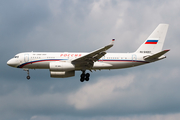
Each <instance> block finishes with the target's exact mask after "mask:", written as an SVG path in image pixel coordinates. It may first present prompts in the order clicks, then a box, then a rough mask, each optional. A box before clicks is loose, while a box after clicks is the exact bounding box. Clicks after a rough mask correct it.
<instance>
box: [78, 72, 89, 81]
mask: <svg viewBox="0 0 180 120" xmlns="http://www.w3.org/2000/svg"><path fill="white" fill-rule="evenodd" d="M80 77H81V78H80V81H81V82H84V80H86V81H89V77H90V74H89V73H86V74H85V71H82V74H81V76H80Z"/></svg>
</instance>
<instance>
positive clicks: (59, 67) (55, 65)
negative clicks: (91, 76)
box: [49, 62, 75, 71]
mask: <svg viewBox="0 0 180 120" xmlns="http://www.w3.org/2000/svg"><path fill="white" fill-rule="evenodd" d="M49 69H50V71H73V70H75V66H74V65H73V64H71V63H68V62H50V63H49Z"/></svg>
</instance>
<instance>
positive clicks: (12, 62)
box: [7, 59, 17, 67]
mask: <svg viewBox="0 0 180 120" xmlns="http://www.w3.org/2000/svg"><path fill="white" fill-rule="evenodd" d="M7 65H9V66H11V67H16V66H17V62H16V61H15V60H14V59H10V60H9V61H7Z"/></svg>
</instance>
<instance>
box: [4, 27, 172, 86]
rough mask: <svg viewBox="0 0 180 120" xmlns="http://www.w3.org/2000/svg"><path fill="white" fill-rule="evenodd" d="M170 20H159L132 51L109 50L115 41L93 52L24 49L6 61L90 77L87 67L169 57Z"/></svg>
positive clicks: (62, 75)
mask: <svg viewBox="0 0 180 120" xmlns="http://www.w3.org/2000/svg"><path fill="white" fill-rule="evenodd" d="M168 26H169V25H168V24H159V25H158V26H157V27H156V29H155V30H154V31H153V32H152V33H151V35H150V36H149V37H148V38H147V39H146V40H145V41H144V43H143V44H142V45H141V46H140V47H139V48H138V49H137V50H136V51H135V52H132V53H107V52H106V51H107V50H108V49H110V48H111V47H112V46H113V45H114V41H115V39H112V41H111V43H110V44H108V45H106V46H104V47H102V48H100V49H97V50H95V51H92V52H90V53H83V52H80V53H77V52H23V53H19V54H17V55H15V57H14V58H12V59H10V60H9V61H8V62H7V65H9V66H11V67H15V68H22V69H23V70H25V71H27V77H26V78H27V79H28V80H29V79H30V76H29V69H49V71H50V76H51V77H53V78H67V77H73V76H75V71H82V74H81V75H80V81H81V82H84V81H89V78H90V73H86V71H87V70H89V71H91V72H92V70H94V71H96V70H110V69H122V68H129V67H135V66H139V65H144V64H147V63H151V62H155V61H159V60H162V59H164V58H166V56H165V55H164V54H165V53H167V52H168V51H170V50H162V47H163V44H164V41H165V37H166V34H167V30H168Z"/></svg>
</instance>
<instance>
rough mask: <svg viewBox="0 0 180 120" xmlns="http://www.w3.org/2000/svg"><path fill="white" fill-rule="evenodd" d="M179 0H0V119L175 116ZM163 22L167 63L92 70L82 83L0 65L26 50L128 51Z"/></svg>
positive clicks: (178, 111) (179, 85) (168, 119)
mask: <svg viewBox="0 0 180 120" xmlns="http://www.w3.org/2000/svg"><path fill="white" fill-rule="evenodd" d="M179 21H180V1H179V0H146V1H145V0H29V1H25V0H13V1H9V0H0V55H1V59H0V64H1V69H0V120H61V119H62V120H69V119H71V120H84V119H85V120H110V119H111V120H144V119H146V120H152V119H153V120H172V119H179V118H180V94H179V91H180V69H179V67H180V63H179V61H180V54H179V51H180V47H179V45H180V34H179V33H180V22H179ZM160 23H167V24H169V30H168V33H167V37H166V42H165V44H164V49H171V51H170V52H169V53H167V54H166V56H167V59H164V60H162V61H158V62H156V63H151V64H148V65H144V66H139V67H135V68H128V69H121V70H111V71H107V70H104V71H101V72H100V71H96V72H93V73H91V80H90V81H89V82H84V83H81V82H80V81H79V76H80V74H81V72H76V76H75V77H72V78H65V79H56V78H50V73H49V70H30V75H31V80H29V81H28V80H26V72H25V71H23V70H22V69H17V68H11V67H9V66H7V65H6V62H7V60H9V59H10V58H12V57H14V55H15V54H17V53H20V52H28V51H43V52H45V51H50V52H65V51H68V52H71V51H75V52H91V51H93V50H96V49H97V48H100V47H102V46H104V45H107V44H108V43H109V42H110V41H111V39H112V38H115V39H116V42H115V45H114V46H113V48H111V49H110V50H108V52H133V51H135V50H136V49H137V48H138V47H139V46H140V45H141V44H142V43H143V42H144V41H145V39H146V38H147V37H148V36H149V35H150V33H151V32H152V31H153V30H154V29H155V28H156V27H157V25H158V24H160Z"/></svg>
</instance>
